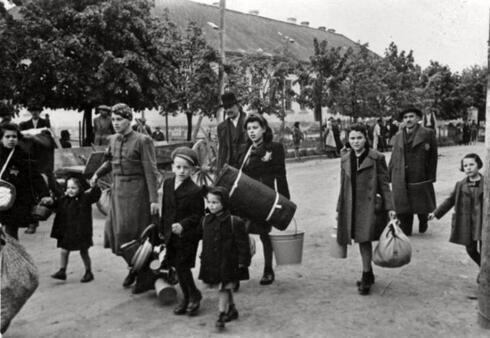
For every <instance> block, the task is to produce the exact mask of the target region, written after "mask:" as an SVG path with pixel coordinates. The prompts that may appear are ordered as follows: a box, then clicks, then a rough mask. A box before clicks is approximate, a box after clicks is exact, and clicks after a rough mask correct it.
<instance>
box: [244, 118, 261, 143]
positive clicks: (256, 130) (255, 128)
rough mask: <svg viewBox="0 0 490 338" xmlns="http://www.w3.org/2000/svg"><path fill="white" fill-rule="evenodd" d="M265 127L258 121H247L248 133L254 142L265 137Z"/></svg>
mask: <svg viewBox="0 0 490 338" xmlns="http://www.w3.org/2000/svg"><path fill="white" fill-rule="evenodd" d="M264 133H265V128H264V127H262V126H261V125H260V123H259V122H258V121H253V122H249V123H247V134H248V137H249V138H250V140H251V141H252V142H253V143H257V142H260V141H262V139H263V138H264Z"/></svg>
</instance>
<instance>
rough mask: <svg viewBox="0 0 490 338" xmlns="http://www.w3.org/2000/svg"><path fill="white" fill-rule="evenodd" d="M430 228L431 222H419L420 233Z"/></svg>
mask: <svg viewBox="0 0 490 338" xmlns="http://www.w3.org/2000/svg"><path fill="white" fill-rule="evenodd" d="M428 228H429V224H428V223H421V224H419V233H421V234H423V233H424V232H426V231H427V229H428Z"/></svg>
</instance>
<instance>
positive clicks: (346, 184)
mask: <svg viewBox="0 0 490 338" xmlns="http://www.w3.org/2000/svg"><path fill="white" fill-rule="evenodd" d="M351 151H352V150H349V151H347V152H346V153H345V154H344V155H343V156H342V160H341V171H340V194H339V199H338V202H337V212H338V218H337V222H338V224H337V242H338V243H339V244H340V245H345V244H350V242H351V237H352V228H353V226H354V225H353V224H352V220H353V213H354V214H355V220H356V221H355V222H356V232H355V237H354V240H355V241H356V242H359V243H362V242H370V241H375V240H377V239H378V238H379V235H380V234H381V232H382V230H383V228H384V226H385V225H386V220H387V218H386V211H388V210H393V203H392V197H391V191H390V186H389V183H388V170H387V168H386V161H385V157H384V155H383V154H381V153H379V152H377V151H375V150H372V149H370V150H369V153H368V155H367V157H366V158H365V159H364V161H363V162H362V164H361V166H360V168H359V169H358V172H357V178H356V201H353V194H352V190H353V187H352V181H351V160H350V153H351ZM376 194H378V195H380V196H381V199H382V201H383V205H382V207H381V209H382V210H380V212H379V213H377V212H376Z"/></svg>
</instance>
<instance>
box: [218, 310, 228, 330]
mask: <svg viewBox="0 0 490 338" xmlns="http://www.w3.org/2000/svg"><path fill="white" fill-rule="evenodd" d="M226 321H227V320H226V313H224V312H220V313H219V316H218V320H217V321H216V328H218V329H219V330H222V329H224V328H225V322H226Z"/></svg>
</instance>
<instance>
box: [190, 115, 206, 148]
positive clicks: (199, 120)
mask: <svg viewBox="0 0 490 338" xmlns="http://www.w3.org/2000/svg"><path fill="white" fill-rule="evenodd" d="M203 118H204V114H199V117H198V118H197V123H196V126H195V127H194V131H193V132H192V142H196V139H197V135H198V134H199V129H201V123H202V119H203Z"/></svg>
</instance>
